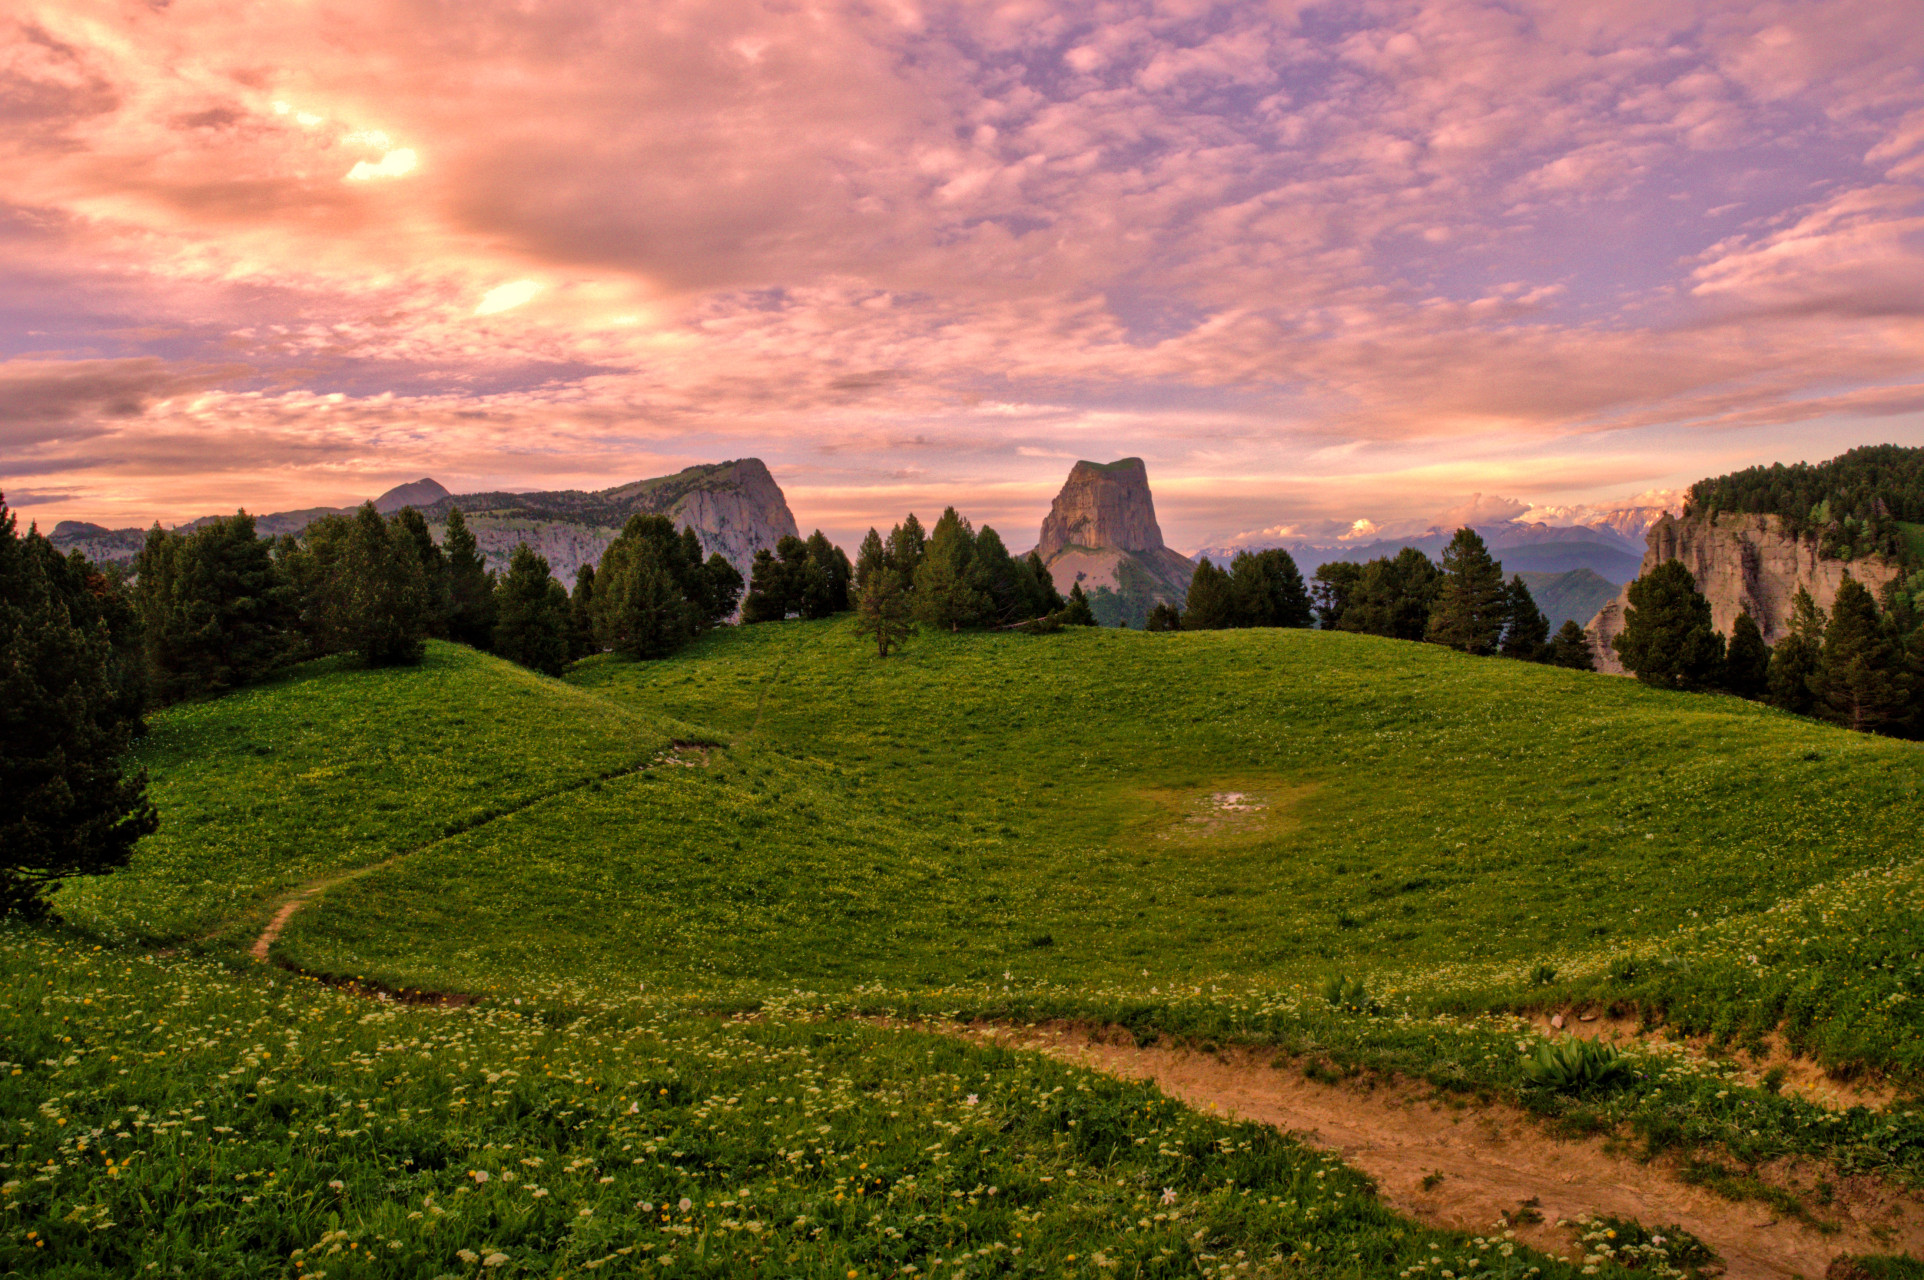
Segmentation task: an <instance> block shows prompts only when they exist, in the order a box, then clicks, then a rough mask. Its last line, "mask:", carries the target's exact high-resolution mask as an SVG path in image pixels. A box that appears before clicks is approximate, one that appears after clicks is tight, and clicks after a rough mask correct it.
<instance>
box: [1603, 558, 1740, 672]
mask: <svg viewBox="0 0 1924 1280" xmlns="http://www.w3.org/2000/svg"><path fill="white" fill-rule="evenodd" d="M1628 595H1629V607H1627V608H1626V609H1625V610H1624V611H1623V631H1622V633H1621V634H1620V635H1618V636H1617V640H1616V646H1617V654H1618V656H1619V657H1621V658H1622V659H1623V665H1624V666H1626V667H1628V668H1629V669H1630V670H1631V671H1634V672H1636V675H1637V679H1639V680H1641V681H1643V682H1644V683H1645V684H1651V685H1657V686H1658V687H1660V688H1665V689H1711V688H1715V687H1716V686H1717V685H1718V684H1719V683H1720V682H1721V681H1722V679H1723V671H1724V638H1723V635H1722V633H1720V632H1719V631H1718V630H1717V629H1716V627H1715V626H1714V625H1713V624H1712V623H1711V618H1710V601H1708V600H1706V599H1705V598H1704V595H1703V593H1702V592H1701V591H1699V590H1697V583H1696V580H1695V579H1694V578H1692V577H1691V576H1690V570H1688V569H1686V568H1685V567H1684V564H1683V561H1681V560H1675V559H1672V560H1666V561H1664V562H1663V563H1662V564H1660V565H1658V566H1657V567H1656V568H1655V569H1652V570H1651V571H1650V572H1649V573H1646V574H1644V575H1643V576H1642V577H1641V578H1638V579H1637V580H1636V581H1635V582H1633V583H1631V584H1630V590H1629V593H1628Z"/></svg>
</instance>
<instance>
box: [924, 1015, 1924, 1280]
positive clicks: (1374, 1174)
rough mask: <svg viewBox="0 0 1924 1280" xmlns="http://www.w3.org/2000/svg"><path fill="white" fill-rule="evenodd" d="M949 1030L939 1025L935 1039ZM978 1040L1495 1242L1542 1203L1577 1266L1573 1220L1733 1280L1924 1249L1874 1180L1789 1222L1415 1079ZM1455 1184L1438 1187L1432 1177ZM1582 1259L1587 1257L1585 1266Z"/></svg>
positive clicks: (1042, 1034)
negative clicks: (1635, 1228)
mask: <svg viewBox="0 0 1924 1280" xmlns="http://www.w3.org/2000/svg"><path fill="white" fill-rule="evenodd" d="M930 1029H941V1028H930ZM952 1030H956V1031H958V1032H959V1033H960V1034H963V1035H966V1036H969V1037H971V1038H976V1039H981V1040H989V1041H994V1042H997V1043H1001V1044H1007V1045H1011V1046H1012V1047H1020V1048H1030V1049H1037V1050H1040V1051H1041V1052H1043V1053H1046V1054H1048V1055H1050V1056H1051V1057H1055V1058H1059V1059H1062V1060H1064V1061H1067V1062H1073V1063H1077V1064H1079V1065H1082V1066H1087V1067H1092V1068H1095V1069H1096V1070H1099V1071H1104V1072H1107V1073H1109V1074H1111V1075H1116V1076H1122V1077H1125V1078H1129V1079H1137V1080H1149V1081H1153V1082H1154V1083H1155V1084H1156V1085H1157V1086H1158V1087H1160V1088H1161V1089H1162V1090H1163V1092H1165V1093H1167V1094H1169V1095H1170V1096H1171V1097H1174V1098H1178V1099H1180V1100H1181V1101H1183V1102H1185V1103H1187V1104H1188V1105H1190V1106H1192V1107H1197V1108H1200V1109H1202V1110H1215V1111H1217V1112H1219V1113H1224V1114H1228V1115H1230V1116H1234V1117H1236V1118H1238V1119H1243V1120H1256V1121H1261V1122H1263V1123H1266V1124H1272V1125H1275V1126H1277V1127H1279V1128H1283V1129H1287V1130H1290V1131H1292V1132H1294V1133H1296V1134H1297V1135H1298V1136H1300V1137H1302V1138H1303V1139H1304V1140H1306V1141H1308V1142H1310V1143H1312V1144H1314V1145H1316V1146H1319V1147H1323V1148H1326V1149H1329V1150H1334V1151H1337V1152H1339V1153H1340V1154H1341V1155H1342V1156H1343V1157H1344V1158H1345V1159H1346V1160H1348V1161H1349V1162H1350V1163H1351V1164H1352V1165H1354V1166H1355V1167H1356V1168H1358V1169H1360V1170H1362V1171H1363V1172H1364V1173H1366V1174H1368V1175H1369V1176H1370V1177H1371V1178H1373V1179H1374V1180H1375V1181H1376V1183H1377V1185H1378V1187H1379V1188H1380V1190H1381V1193H1382V1196H1383V1199H1384V1200H1385V1201H1386V1202H1387V1203H1388V1204H1390V1205H1391V1206H1393V1207H1394V1208H1396V1209H1397V1210H1398V1211H1400V1212H1402V1213H1405V1214H1408V1215H1409V1216H1411V1217H1413V1218H1416V1219H1418V1220H1420V1221H1423V1222H1426V1223H1431V1224H1434V1225H1437V1226H1441V1227H1452V1228H1456V1229H1460V1230H1467V1231H1476V1232H1485V1231H1489V1230H1490V1229H1491V1228H1492V1227H1493V1226H1494V1225H1495V1224H1496V1223H1497V1221H1498V1219H1499V1218H1500V1217H1502V1216H1504V1215H1506V1214H1509V1215H1515V1214H1516V1213H1517V1211H1518V1209H1519V1207H1520V1206H1522V1205H1524V1204H1525V1203H1526V1202H1531V1201H1534V1202H1535V1207H1536V1209H1537V1211H1538V1212H1540V1213H1541V1214H1542V1215H1543V1221H1542V1222H1541V1223H1540V1224H1534V1225H1526V1224H1524V1223H1516V1224H1515V1229H1516V1232H1517V1235H1518V1237H1519V1238H1520V1239H1523V1240H1525V1241H1527V1242H1528V1243H1530V1244H1532V1245H1535V1246H1537V1247H1538V1248H1541V1249H1544V1250H1547V1251H1549V1252H1551V1253H1554V1254H1558V1255H1564V1254H1567V1253H1569V1252H1570V1247H1571V1242H1572V1239H1573V1235H1572V1233H1571V1232H1570V1231H1569V1230H1568V1229H1559V1228H1558V1227H1557V1226H1556V1223H1557V1221H1558V1220H1559V1219H1574V1218H1576V1217H1578V1216H1580V1215H1600V1214H1601V1215H1610V1216H1613V1217H1621V1218H1631V1219H1635V1220H1637V1221H1639V1222H1641V1223H1643V1224H1645V1225H1646V1226H1651V1227H1655V1226H1658V1225H1663V1226H1679V1227H1682V1228H1684V1229H1685V1230H1686V1231H1689V1232H1691V1233H1692V1234H1693V1235H1695V1236H1697V1237H1698V1238H1699V1239H1701V1240H1703V1241H1704V1243H1706V1244H1708V1245H1709V1246H1710V1247H1711V1248H1712V1249H1714V1250H1716V1252H1717V1253H1718V1254H1719V1255H1720V1256H1722V1258H1723V1259H1724V1262H1725V1264H1726V1266H1727V1268H1728V1270H1727V1274H1728V1275H1729V1276H1730V1277H1732V1278H1733V1280H1752V1278H1758V1280H1762V1278H1765V1277H1772V1278H1776V1277H1788V1276H1798V1277H1813V1278H1814V1277H1819V1276H1822V1275H1823V1274H1824V1272H1825V1269H1826V1267H1827V1266H1828V1265H1829V1263H1830V1261H1831V1260H1832V1259H1833V1258H1835V1257H1837V1256H1838V1255H1840V1254H1857V1253H1890V1252H1899V1251H1905V1250H1908V1251H1910V1252H1912V1253H1924V1203H1920V1202H1919V1200H1917V1199H1916V1198H1915V1197H1911V1196H1906V1195H1901V1194H1899V1193H1897V1192H1895V1191H1893V1190H1892V1189H1890V1188H1888V1187H1885V1186H1883V1185H1882V1184H1880V1183H1878V1182H1876V1181H1875V1180H1874V1179H1845V1180H1841V1181H1839V1182H1838V1185H1837V1199H1836V1201H1835V1202H1834V1203H1833V1204H1832V1205H1831V1206H1830V1207H1829V1208H1828V1209H1826V1210H1825V1213H1826V1215H1827V1216H1829V1217H1830V1218H1832V1219H1834V1221H1835V1226H1836V1230H1835V1231H1832V1232H1828V1233H1827V1232H1824V1231H1820V1230H1818V1229H1817V1228H1815V1227H1812V1226H1809V1225H1806V1224H1804V1223H1802V1222H1798V1221H1794V1220H1779V1219H1777V1218H1776V1217H1775V1215H1774V1213H1773V1211H1772V1210H1771V1209H1769V1208H1768V1207H1766V1206H1763V1205H1760V1204H1755V1203H1732V1202H1731V1201H1729V1200H1725V1199H1723V1198H1722V1197H1720V1196H1717V1195H1716V1194H1714V1193H1713V1192H1711V1191H1709V1190H1707V1189H1704V1188H1700V1187H1692V1186H1689V1185H1686V1184H1685V1183H1683V1182H1682V1181H1680V1180H1679V1179H1678V1178H1677V1177H1676V1175H1675V1173H1674V1171H1673V1170H1672V1169H1671V1168H1669V1167H1667V1165H1666V1164H1665V1162H1663V1161H1656V1162H1652V1163H1642V1162H1639V1161H1637V1160H1635V1159H1631V1158H1629V1157H1627V1156H1621V1155H1612V1154H1609V1153H1608V1152H1606V1151H1605V1149H1604V1145H1605V1144H1604V1143H1603V1142H1602V1141H1600V1140H1595V1139H1585V1140H1574V1141H1563V1140H1559V1139H1556V1138H1552V1137H1550V1136H1548V1135H1547V1134H1545V1133H1544V1131H1543V1128H1542V1126H1541V1125H1540V1124H1539V1123H1538V1122H1536V1121H1535V1120H1533V1119H1532V1118H1530V1117H1529V1116H1527V1115H1525V1114H1524V1113H1523V1112H1521V1111H1518V1110H1516V1109H1514V1108H1511V1107H1507V1106H1501V1105H1493V1106H1476V1107H1465V1108H1461V1109H1459V1108H1458V1107H1456V1106H1453V1105H1451V1104H1449V1103H1447V1102H1442V1101H1432V1100H1431V1098H1430V1097H1429V1092H1428V1090H1426V1089H1424V1088H1422V1087H1421V1086H1416V1085H1410V1084H1394V1085H1382V1086H1378V1087H1375V1088H1359V1087H1352V1086H1349V1085H1331V1084H1321V1083H1318V1082H1316V1081H1314V1080H1311V1079H1309V1078H1307V1077H1306V1076H1304V1075H1303V1073H1302V1071H1301V1069H1300V1068H1299V1067H1296V1066H1294V1064H1286V1065H1285V1067H1284V1068H1278V1067H1275V1066H1272V1065H1270V1059H1271V1057H1272V1056H1273V1055H1269V1054H1259V1053H1257V1052H1255V1051H1250V1050H1240V1049H1239V1050H1234V1051H1229V1052H1224V1053H1200V1052H1194V1051H1190V1050H1184V1049H1166V1048H1143V1047H1137V1046H1136V1044H1135V1043H1134V1041H1133V1039H1132V1038H1130V1037H1129V1036H1128V1035H1127V1034H1126V1033H1121V1034H1118V1035H1116V1036H1114V1037H1113V1038H1108V1037H1104V1036H1101V1035H1097V1034H1092V1033H1090V1032H1089V1031H1087V1030H1084V1029H1078V1028H1073V1027H1067V1026H1044V1027H1037V1028H1011V1027H1003V1026H990V1025H977V1026H971V1027H964V1028H952ZM1434 1174H1441V1175H1442V1177H1441V1179H1440V1180H1433V1181H1432V1185H1431V1187H1430V1188H1429V1189H1427V1190H1426V1189H1425V1188H1424V1186H1423V1182H1424V1179H1425V1178H1427V1177H1430V1176H1431V1175H1434ZM1572 1256H1574V1255H1572Z"/></svg>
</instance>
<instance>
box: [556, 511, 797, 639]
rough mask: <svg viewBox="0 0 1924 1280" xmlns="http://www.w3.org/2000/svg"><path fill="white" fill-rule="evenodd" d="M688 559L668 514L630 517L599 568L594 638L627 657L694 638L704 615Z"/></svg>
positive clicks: (695, 575)
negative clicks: (694, 596)
mask: <svg viewBox="0 0 1924 1280" xmlns="http://www.w3.org/2000/svg"><path fill="white" fill-rule="evenodd" d="M784 541H785V542H786V541H799V540H798V539H784ZM686 559H687V551H686V546H685V542H684V540H683V539H682V538H681V537H680V536H678V535H677V534H676V533H675V527H674V524H673V523H672V522H671V521H669V520H668V519H667V517H665V516H657V515H636V516H631V517H629V520H628V523H627V525H625V526H624V527H623V528H622V531H621V534H620V536H618V537H617V538H616V539H615V540H614V541H613V542H611V543H609V544H608V549H607V550H606V551H604V552H603V553H602V556H601V564H600V566H599V567H598V568H596V570H595V595H594V603H593V610H594V619H595V638H596V639H597V640H598V641H599V642H600V643H601V644H602V646H603V647H605V648H609V649H613V650H614V651H615V652H616V653H619V654H621V655H623V656H624V657H629V658H661V657H666V656H667V655H669V654H671V653H673V652H675V650H677V649H679V648H681V647H682V646H683V645H685V644H687V643H688V642H689V641H690V640H691V639H693V638H694V636H695V634H696V632H697V631H698V630H699V628H700V626H701V622H702V619H701V617H700V615H699V613H698V607H697V605H695V604H693V603H691V602H690V600H689V598H688V595H687V590H688V588H687V586H686V585H685V584H690V583H695V582H697V581H698V577H699V573H700V566H698V565H689V564H687V563H686Z"/></svg>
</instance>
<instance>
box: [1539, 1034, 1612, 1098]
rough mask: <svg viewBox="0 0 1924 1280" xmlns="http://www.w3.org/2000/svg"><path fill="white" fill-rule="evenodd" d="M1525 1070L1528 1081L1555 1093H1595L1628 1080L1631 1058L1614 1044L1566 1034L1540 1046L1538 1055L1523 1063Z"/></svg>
mask: <svg viewBox="0 0 1924 1280" xmlns="http://www.w3.org/2000/svg"><path fill="white" fill-rule="evenodd" d="M1523 1074H1524V1077H1525V1079H1526V1080H1527V1081H1528V1083H1529V1084H1531V1085H1534V1086H1536V1087H1538V1088H1542V1089H1549V1090H1551V1091H1552V1092H1555V1093H1568V1094H1586V1093H1596V1092H1601V1091H1602V1090H1604V1089H1607V1088H1610V1087H1612V1086H1615V1085H1619V1084H1625V1083H1628V1081H1629V1078H1630V1059H1629V1058H1627V1057H1625V1056H1624V1055H1623V1054H1621V1053H1619V1052H1618V1051H1617V1048H1616V1046H1615V1045H1608V1044H1602V1043H1600V1042H1598V1041H1595V1040H1585V1039H1584V1038H1583V1037H1582V1036H1565V1037H1564V1038H1563V1039H1561V1040H1546V1041H1544V1042H1543V1043H1542V1044H1541V1045H1539V1046H1537V1051H1536V1054H1535V1056H1533V1057H1532V1058H1530V1059H1529V1060H1528V1061H1527V1062H1525V1063H1524V1064H1523Z"/></svg>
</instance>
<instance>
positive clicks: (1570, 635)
mask: <svg viewBox="0 0 1924 1280" xmlns="http://www.w3.org/2000/svg"><path fill="white" fill-rule="evenodd" d="M1543 660H1544V661H1545V662H1547V663H1549V664H1550V665H1551V666H1553V667H1569V668H1570V669H1571V670H1573V671H1595V670H1596V669H1597V656H1596V654H1595V653H1594V652H1592V650H1591V648H1590V637H1589V635H1588V634H1586V633H1585V631H1584V629H1583V628H1582V627H1581V626H1579V625H1577V622H1576V620H1575V619H1574V618H1566V619H1565V620H1564V623H1563V625H1562V626H1561V627H1559V628H1557V633H1556V635H1555V636H1554V637H1553V638H1552V639H1551V641H1550V643H1549V644H1548V645H1547V646H1545V650H1544V659H1543Z"/></svg>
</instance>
